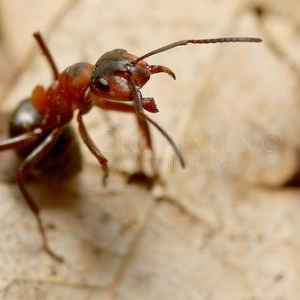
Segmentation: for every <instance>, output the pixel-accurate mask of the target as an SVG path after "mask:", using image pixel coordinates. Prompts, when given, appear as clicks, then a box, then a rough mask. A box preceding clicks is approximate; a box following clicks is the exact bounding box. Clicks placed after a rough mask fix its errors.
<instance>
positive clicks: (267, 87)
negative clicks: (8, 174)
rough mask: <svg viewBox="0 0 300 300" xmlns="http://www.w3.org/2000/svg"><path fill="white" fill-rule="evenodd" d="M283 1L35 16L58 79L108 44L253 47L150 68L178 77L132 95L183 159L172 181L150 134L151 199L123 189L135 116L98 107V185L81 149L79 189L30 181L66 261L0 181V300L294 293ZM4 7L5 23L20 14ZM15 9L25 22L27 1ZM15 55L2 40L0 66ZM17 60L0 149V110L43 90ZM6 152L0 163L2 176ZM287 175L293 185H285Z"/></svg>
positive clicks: (133, 5)
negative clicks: (149, 100)
mask: <svg viewBox="0 0 300 300" xmlns="http://www.w3.org/2000/svg"><path fill="white" fill-rule="evenodd" d="M28 2H31V1H27V2H26V3H28ZM34 2H35V1H32V5H33V4H34ZM44 2H45V3H47V6H46V7H51V5H50V6H49V3H50V1H44ZM3 3H5V1H4V2H3ZM3 3H2V6H3V7H1V13H2V14H4V13H5V5H3ZM51 3H52V2H51ZM288 3H289V4H288V5H287V4H286V3H281V1H275V2H274V1H247V2H242V3H241V1H235V0H231V1H229V0H227V1H208V0H204V1H192V0H184V1H183V0H182V1H181V0H180V1H167V0H159V1H158V0H146V1H133V0H125V1H116V0H111V1H104V0H102V1H98V0H86V1H83V0H78V1H64V4H61V7H60V8H59V9H58V8H56V9H54V10H53V13H52V12H51V10H50V9H49V8H47V9H48V17H47V19H45V22H46V23H43V24H41V25H40V26H39V27H40V28H35V29H37V30H38V29H44V30H45V31H46V40H47V44H48V45H49V47H50V49H51V51H52V53H53V55H54V57H55V60H56V62H57V64H58V65H59V67H60V69H61V70H62V69H64V68H65V67H67V66H68V65H70V64H72V63H74V62H78V61H89V62H95V61H96V60H97V59H98V57H99V56H100V55H101V54H102V53H104V52H105V51H107V50H111V49H114V48H124V49H126V50H128V51H129V52H131V53H134V54H136V55H142V54H144V53H146V52H148V51H150V50H152V49H155V48H157V47H159V46H162V45H164V44H167V43H169V42H172V41H176V40H180V39H183V38H208V37H220V36H233V35H240V36H257V37H261V38H263V40H264V41H263V43H261V44H226V45H225V44H222V45H203V46H197V45H191V46H187V47H181V48H177V49H173V50H171V51H169V52H166V53H161V54H159V55H157V56H153V57H151V58H149V59H148V61H149V62H150V63H151V64H162V65H166V66H169V67H170V68H171V69H172V70H173V71H174V72H175V73H176V75H177V80H176V81H172V80H171V79H170V78H169V77H167V76H163V75H156V76H155V77H153V78H152V80H151V81H150V82H149V83H148V84H147V86H145V87H144V88H143V89H142V93H143V95H144V96H153V97H154V98H155V100H156V102H157V104H158V107H159V110H160V112H159V113H158V114H156V115H155V116H153V118H155V120H157V122H159V123H160V124H161V125H162V126H163V127H164V128H165V129H166V130H167V131H168V132H169V133H170V134H171V135H172V137H173V138H174V140H175V141H177V142H178V144H179V145H180V148H181V149H182V152H183V154H184V157H185V158H186V160H187V167H186V169H185V170H182V169H181V168H180V165H179V163H178V161H177V160H176V158H175V157H174V154H173V152H172V150H171V149H170V147H169V145H168V144H167V143H166V142H165V140H164V139H163V138H162V137H161V136H160V135H159V133H158V132H157V131H156V130H155V128H151V129H152V134H153V138H154V141H155V149H156V155H157V159H158V161H159V165H160V168H161V173H162V176H163V178H164V181H165V185H164V186H163V187H161V186H157V187H155V188H154V189H153V190H152V191H149V190H147V189H145V188H144V187H142V186H135V185H128V184H127V183H126V179H125V176H124V173H126V172H129V173H130V172H133V171H135V170H136V168H137V164H136V156H137V152H138V146H137V145H138V144H137V141H138V132H137V130H136V124H135V119H134V117H133V116H131V115H126V114H121V113H114V112H104V111H101V110H98V109H93V111H92V112H91V113H89V114H88V115H87V116H85V121H86V124H87V126H88V128H89V130H90V133H91V135H92V136H93V138H94V140H95V141H96V143H97V145H99V147H100V148H101V150H102V151H103V152H104V154H105V155H106V156H107V158H108V159H109V161H110V166H111V168H112V172H111V173H112V176H111V177H110V179H109V186H108V188H106V189H105V188H103V187H102V186H101V170H100V169H99V167H98V165H97V164H96V162H95V160H94V158H93V157H92V155H91V154H90V153H89V152H88V151H87V150H86V149H85V148H84V147H82V148H83V150H84V157H85V167H84V171H83V172H82V173H81V175H80V176H79V177H78V178H76V179H74V180H73V181H70V182H68V183H67V182H66V183H60V184H54V183H49V182H48V183H45V182H31V183H29V184H28V186H29V188H30V191H31V192H32V193H33V194H34V198H35V199H38V203H39V206H40V207H41V209H42V218H43V220H44V222H45V224H46V225H47V232H48V236H49V241H50V243H51V246H52V248H54V249H55V250H56V251H57V252H58V253H59V254H61V255H62V256H63V257H64V258H65V260H66V262H65V263H63V264H59V263H56V262H55V261H53V260H52V259H51V258H49V257H48V256H47V255H46V254H45V253H44V252H43V251H42V250H41V240H40V236H39V234H38V231H37V229H36V223H35V219H34V218H33V216H32V214H31V212H30V211H29V210H28V208H27V207H26V205H25V203H24V201H23V200H22V196H21V194H20V192H19V191H18V189H17V187H16V185H14V184H11V183H7V182H6V181H5V180H4V179H2V178H3V177H4V176H3V174H4V175H5V173H4V171H2V173H1V181H0V195H1V197H0V198H1V205H0V228H1V232H0V298H1V299H10V300H11V299H51V300H53V299H55V300H56V299H57V300H58V299H70V298H72V299H75V300H76V299H89V300H92V299H110V300H111V299H115V300H116V299H118V300H119V299H120V300H129V299H130V300H135V299H145V300H147V299H149V300H150V299H151V300H154V299H155V300H156V299H180V300H181V299H195V300H196V299H197V300H198V299H209V300H221V299H222V300H226V299H228V300H243V299H244V300H250V299H253V300H254V299H255V300H260V299H264V300H273V299H286V300H289V299H290V300H294V299H296V298H297V297H298V295H299V294H300V287H299V284H298V283H299V280H300V273H299V270H300V260H299V254H298V252H299V251H298V249H299V246H300V239H299V234H298V232H299V229H300V221H299V220H300V203H299V189H298V187H297V180H296V179H297V174H298V171H299V150H298V149H299V145H300V137H298V134H297V133H298V132H299V129H300V123H299V120H300V118H299V115H300V102H299V99H300V97H299V96H300V88H299V83H300V80H299V78H300V75H299V74H300V71H299V70H300V59H299V50H300V39H299V26H300V23H299V22H300V13H299V12H300V10H299V9H297V7H298V6H299V4H298V2H297V1H292V0H290V1H288ZM10 5H16V10H15V11H18V10H19V9H20V6H18V5H21V4H20V3H18V1H11V3H10ZM17 8H18V10H17ZM23 9H24V14H25V9H27V11H26V13H28V15H29V16H30V17H31V18H34V15H35V14H36V11H35V10H31V7H30V5H27V6H26V7H25V8H23ZM13 11H14V10H12V12H13ZM3 20H4V21H3V22H5V26H3V30H5V35H4V34H2V36H5V37H9V38H11V39H12V40H15V39H16V38H17V36H16V33H15V32H19V29H20V28H23V27H26V24H24V22H23V23H22V24H20V23H19V22H18V18H14V17H11V18H7V19H3ZM11 20H14V22H11ZM40 22H42V21H40ZM14 47H15V46H14V44H13V43H10V44H9V43H6V42H5V39H3V40H2V44H1V49H6V52H5V51H4V50H3V53H6V54H5V55H7V57H9V56H10V53H16V52H15V51H16V50H14V49H13V48H14ZM7 49H9V50H7ZM28 49H29V50H26V55H25V54H24V57H25V58H26V57H27V61H26V63H24V64H23V65H22V66H20V65H18V64H14V63H12V64H11V66H12V67H11V68H13V66H15V65H16V69H15V70H16V71H18V72H17V74H18V76H12V77H14V79H15V80H13V83H12V80H11V81H10V82H9V83H8V82H7V81H6V80H3V81H2V82H1V88H2V90H4V93H3V94H5V97H4V96H3V97H2V99H1V111H2V113H3V117H1V119H0V120H1V134H2V138H4V135H5V133H4V132H5V128H4V127H5V122H6V121H7V117H4V114H6V115H7V114H8V113H10V112H11V111H12V110H13V109H14V107H15V106H16V105H17V104H18V103H19V102H20V101H21V100H22V99H24V98H25V97H28V96H29V95H30V93H31V91H32V89H33V88H34V86H35V85H36V84H45V85H47V84H48V83H49V82H50V80H51V76H50V75H51V74H50V70H49V68H48V66H47V64H46V63H45V61H44V58H43V57H42V56H41V55H39V53H38V51H34V53H33V52H30V51H31V50H30V48H28ZM24 51H25V50H24ZM30 53H31V55H30ZM30 56H31V57H33V59H29V57H30ZM0 59H1V56H0ZM6 61H7V60H6ZM18 66H19V67H18ZM11 68H8V69H10V70H11ZM0 71H1V72H3V70H0ZM11 72H12V73H11V74H15V73H14V72H13V70H12V71H11ZM3 74H5V73H3ZM0 76H3V77H0V78H4V75H2V74H0ZM1 116H2V115H1ZM74 125H76V124H74ZM6 155H7V154H6V153H0V159H1V165H2V166H1V169H3V166H4V163H6V164H7V162H8V161H9V160H8V159H6V157H7V156H6ZM8 167H9V166H8ZM294 177H295V178H294ZM292 178H294V179H295V180H294V181H293V182H292V183H293V187H291V186H289V187H287V186H286V183H287V182H291V179H292Z"/></svg>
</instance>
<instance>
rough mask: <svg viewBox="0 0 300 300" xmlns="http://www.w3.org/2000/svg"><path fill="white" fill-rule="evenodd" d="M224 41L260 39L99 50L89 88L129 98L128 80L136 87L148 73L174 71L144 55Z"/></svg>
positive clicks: (112, 97)
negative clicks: (140, 52) (144, 49)
mask: <svg viewBox="0 0 300 300" xmlns="http://www.w3.org/2000/svg"><path fill="white" fill-rule="evenodd" d="M228 42H255V43H257V42H261V39H258V38H252V37H227V38H226V37H225V38H215V39H193V40H182V41H178V42H174V43H171V44H168V45H166V46H163V47H161V48H158V49H155V50H153V51H151V52H148V53H146V54H144V55H142V56H140V57H137V56H135V55H133V54H130V53H128V52H127V51H126V50H123V49H115V50H112V51H109V52H106V53H105V54H103V55H102V56H101V57H100V58H99V60H98V61H97V62H96V64H95V66H94V69H93V71H92V75H91V78H90V82H89V85H90V89H91V91H92V93H93V94H94V95H96V96H97V97H102V98H106V99H110V100H118V101H132V99H133V90H132V82H134V85H135V87H136V89H140V88H141V87H142V86H143V85H144V84H145V83H146V82H147V81H148V80H149V79H150V76H151V75H152V74H155V73H160V72H164V73H167V74H169V75H170V76H172V77H173V78H174V79H175V75H174V73H173V72H172V71H171V70H170V69H169V68H167V67H164V66H157V65H149V64H148V63H147V62H145V60H144V59H145V58H147V57H149V56H152V55H155V54H157V53H160V52H164V51H167V50H170V49H172V48H175V47H178V46H185V45H187V44H211V43H228Z"/></svg>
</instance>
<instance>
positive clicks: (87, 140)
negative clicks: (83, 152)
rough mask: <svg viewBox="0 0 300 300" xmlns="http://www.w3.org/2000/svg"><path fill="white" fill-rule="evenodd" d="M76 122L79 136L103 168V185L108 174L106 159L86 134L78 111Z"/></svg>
mask: <svg viewBox="0 0 300 300" xmlns="http://www.w3.org/2000/svg"><path fill="white" fill-rule="evenodd" d="M77 122H78V128H79V133H80V136H81V138H82V140H83V142H84V143H85V145H86V146H87V147H88V149H89V150H90V151H91V153H92V154H93V155H94V156H95V157H96V159H97V160H98V162H99V164H100V166H101V168H102V170H103V178H102V183H103V185H106V183H107V178H108V174H109V168H108V164H107V159H106V158H105V157H104V155H103V154H102V153H101V152H100V150H99V149H98V148H97V146H96V145H95V143H94V142H93V140H92V139H91V137H90V135H89V134H88V131H87V130H86V127H85V125H84V123H83V119H82V113H81V112H79V113H78V115H77Z"/></svg>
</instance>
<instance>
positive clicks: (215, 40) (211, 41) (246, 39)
mask: <svg viewBox="0 0 300 300" xmlns="http://www.w3.org/2000/svg"><path fill="white" fill-rule="evenodd" d="M260 42H262V39H260V38H255V37H223V38H213V39H199V40H197V39H192V40H181V41H177V42H174V43H171V44H168V45H165V46H163V47H160V48H158V49H155V50H152V51H150V52H148V53H146V54H144V55H142V56H140V57H139V58H137V59H136V60H135V61H134V62H133V63H134V64H137V63H138V62H139V61H141V60H143V59H145V58H147V57H149V56H152V55H155V54H157V53H160V52H164V51H167V50H170V49H172V48H175V47H178V46H185V45H187V44H216V43H260Z"/></svg>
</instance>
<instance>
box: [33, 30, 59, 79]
mask: <svg viewBox="0 0 300 300" xmlns="http://www.w3.org/2000/svg"><path fill="white" fill-rule="evenodd" d="M33 37H34V38H35V40H36V42H37V43H38V45H39V47H40V48H41V50H42V52H43V54H44V55H45V57H46V59H47V61H48V63H49V65H50V67H51V70H52V74H53V79H54V80H56V79H57V77H58V75H59V72H58V69H57V66H56V64H55V62H54V59H53V57H52V55H51V52H50V50H49V49H48V47H47V45H46V43H45V41H44V39H43V37H42V35H41V33H40V32H35V33H34V34H33Z"/></svg>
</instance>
